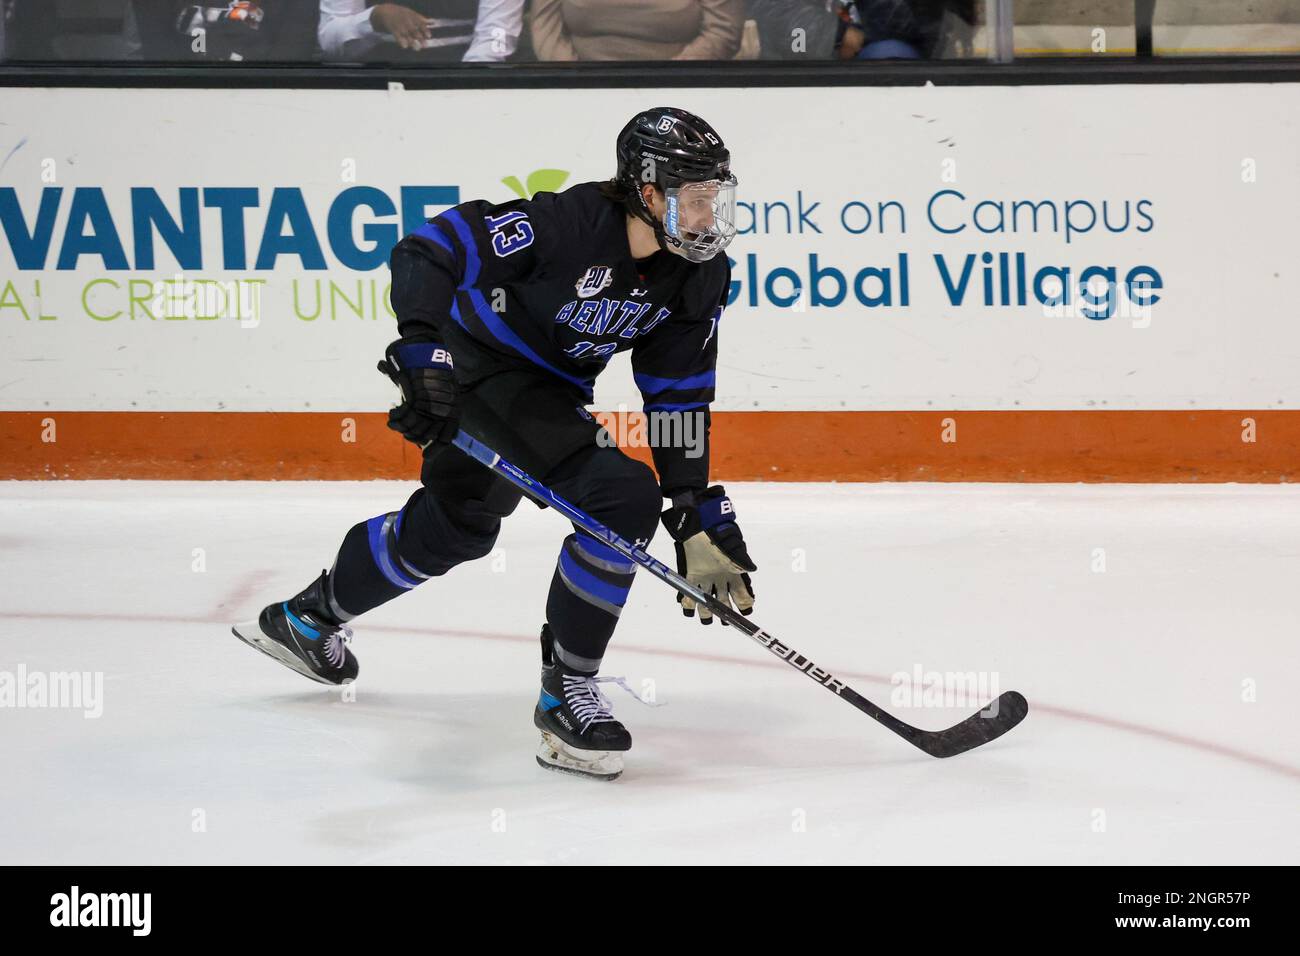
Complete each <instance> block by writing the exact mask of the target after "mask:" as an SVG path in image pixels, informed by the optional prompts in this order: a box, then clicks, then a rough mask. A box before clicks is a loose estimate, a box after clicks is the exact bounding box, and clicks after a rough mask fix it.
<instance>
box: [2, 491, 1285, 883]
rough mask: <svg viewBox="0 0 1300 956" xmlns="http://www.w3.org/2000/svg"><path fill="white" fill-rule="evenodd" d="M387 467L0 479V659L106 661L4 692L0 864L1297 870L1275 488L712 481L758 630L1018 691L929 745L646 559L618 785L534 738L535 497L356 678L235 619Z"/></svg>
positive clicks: (322, 544) (632, 608) (548, 553)
mask: <svg viewBox="0 0 1300 956" xmlns="http://www.w3.org/2000/svg"><path fill="white" fill-rule="evenodd" d="M413 488H414V486H413V485H411V484H406V483H386V482H383V483H381V482H373V483H320V484H304V483H282V484H255V483H148V482H66V483H23V482H8V483H0V612H2V613H0V672H9V673H10V674H17V673H18V668H19V666H20V665H21V666H22V667H24V668H25V669H26V672H27V673H28V674H31V673H32V672H39V673H44V674H48V673H51V672H67V671H84V672H102V673H103V675H104V684H103V690H104V700H103V714H102V716H101V717H99V718H98V719H93V718H92V719H87V718H86V717H84V716H83V715H82V713H81V712H80V711H77V710H72V709H36V708H13V707H8V708H3V709H0V768H3V770H2V771H0V863H151V862H166V863H238V862H272V863H281V862H283V863H288V862H304V863H399V862H443V863H471V862H484V863H552V864H553V863H611V862H617V863H665V862H673V861H686V862H711V863H719V862H740V863H758V862H766V861H786V862H800V863H830V862H854V863H917V864H928V863H970V864H981V863H1011V862H1031V861H1045V862H1057V863H1072V862H1079V863H1139V862H1159V863H1261V862H1269V863H1289V864H1296V863H1300V815H1298V813H1297V811H1298V809H1300V686H1298V682H1300V666H1298V665H1300V652H1298V651H1297V646H1298V645H1300V603H1297V596H1296V595H1297V591H1300V488H1294V487H1286V486H1282V487H1277V486H1273V487H1255V486H1233V485H1226V486H1203V487H1195V486H1178V487H1173V486H1157V487H1150V486H1147V487H1140V486H1113V485H1112V486H1050V485H1034V486H1006V485H1002V486H999V485H977V486H969V485H967V486H961V485H926V484H907V485H734V486H732V487H731V488H730V489H729V490H730V492H731V494H732V497H733V498H734V499H735V500H736V502H737V507H738V509H739V512H740V516H741V522H742V525H743V527H744V529H745V532H746V535H747V537H748V539H749V541H750V544H751V551H752V553H753V554H754V557H755V559H756V560H757V561H758V563H759V565H760V567H761V571H760V573H759V574H758V575H756V576H755V585H756V588H757V593H758V605H757V608H756V619H757V620H759V621H760V622H762V624H763V625H764V626H765V627H766V628H767V629H768V630H770V631H772V632H773V633H775V634H776V635H777V636H778V637H781V638H783V639H784V640H786V641H788V642H789V643H791V644H792V645H794V646H795V647H796V648H798V649H799V650H801V651H803V652H804V653H806V654H807V655H808V656H810V657H812V658H813V659H814V660H816V661H817V662H818V663H820V664H822V665H823V666H825V667H827V668H828V669H830V670H831V671H833V672H834V673H835V674H837V675H838V676H840V677H841V678H842V679H844V680H846V681H847V682H848V683H850V684H851V685H852V686H854V687H856V688H857V689H858V690H859V691H860V692H862V693H863V694H865V695H866V696H868V697H870V698H872V699H875V700H877V701H879V702H880V703H882V704H884V705H886V706H890V707H891V709H893V710H894V711H895V712H896V713H898V714H899V715H900V716H901V717H903V718H904V719H907V720H910V721H912V722H914V723H917V724H919V725H921V726H924V727H927V728H936V727H940V726H945V725H947V724H949V723H953V722H955V721H956V720H958V719H960V718H961V717H963V716H965V715H966V714H967V713H969V712H972V711H973V710H975V709H977V708H978V707H979V706H980V705H981V704H982V702H981V701H976V702H974V703H972V704H970V705H968V706H962V707H957V708H954V709H951V710H949V709H935V708H903V707H898V706H892V705H890V703H889V701H890V694H891V691H892V690H893V688H891V686H890V684H889V683H888V679H889V676H890V675H891V674H894V673H895V672H899V671H903V672H911V671H912V670H913V669H914V668H915V667H917V666H920V667H921V668H922V669H924V670H926V671H947V672H965V671H976V672H981V671H983V672H990V674H991V675H992V676H995V677H996V679H997V681H998V685H997V689H998V690H1008V689H1017V690H1020V691H1021V692H1023V693H1024V694H1025V695H1026V697H1028V699H1029V701H1030V707H1031V712H1030V715H1029V717H1028V719H1027V720H1026V721H1025V723H1024V724H1022V725H1021V726H1020V727H1019V728H1017V729H1016V730H1014V731H1012V733H1011V734H1009V735H1008V736H1006V737H1004V738H1003V739H1002V740H1000V741H997V742H995V743H993V744H991V745H989V746H987V747H985V748H982V749H980V750H977V751H975V752H973V753H969V754H966V755H963V756H961V757H957V758H954V759H952V760H935V759H932V758H930V757H927V756H925V755H924V754H922V753H921V752H919V751H917V750H914V749H913V748H911V747H910V746H909V745H908V744H906V743H904V742H902V741H900V740H898V739H897V738H895V737H894V736H893V735H891V734H889V733H888V732H886V731H884V730H883V729H882V728H880V727H879V726H877V725H876V724H875V723H874V722H873V721H871V720H870V719H868V718H867V717H865V716H863V715H861V714H859V713H858V712H857V711H856V710H854V709H853V708H851V707H849V706H848V705H846V704H845V703H843V702H841V701H838V700H836V699H834V698H833V697H832V696H831V695H830V694H828V693H827V692H826V691H824V690H822V689H819V688H818V687H817V686H815V685H814V684H813V683H812V682H810V681H808V680H807V679H805V678H803V677H801V676H799V675H798V674H796V673H794V672H793V671H792V670H790V669H789V668H788V667H787V666H785V665H783V664H781V663H779V662H777V661H775V660H774V659H773V658H771V657H770V655H768V654H767V653H766V652H764V651H763V650H761V649H760V648H759V647H757V646H756V645H754V644H752V643H751V642H749V641H748V640H747V639H745V638H744V637H742V636H741V635H739V634H737V633H736V632H734V631H732V630H730V629H722V628H720V627H718V626H717V625H716V624H715V625H714V626H713V627H711V628H709V629H707V630H706V629H704V628H701V627H700V626H699V625H698V624H696V623H694V622H689V621H686V620H685V619H683V618H682V617H681V616H680V614H679V612H678V610H677V607H676V604H675V602H674V601H673V596H672V593H671V592H670V591H669V589H668V588H667V587H666V586H665V585H663V584H661V583H660V582H658V581H655V580H654V579H653V578H651V577H649V576H648V575H643V576H642V577H641V579H640V580H638V582H637V584H636V586H635V587H634V588H633V591H632V597H631V600H630V602H629V605H628V607H627V609H626V610H625V612H624V614H623V618H622V623H621V625H620V627H619V630H618V633H617V634H616V635H615V638H614V643H613V645H612V647H611V651H610V653H609V656H608V657H607V658H606V668H605V672H606V673H611V674H622V675H626V676H627V677H628V678H629V680H630V681H631V682H632V683H633V685H634V686H636V687H641V686H643V685H642V683H641V682H642V681H644V680H647V679H648V680H652V681H653V682H654V688H655V690H656V693H657V697H658V700H659V701H660V702H661V703H663V704H664V705H665V706H661V707H658V708H650V707H644V706H642V705H641V704H639V703H637V702H636V701H635V700H633V699H632V698H631V697H629V696H627V695H625V694H622V692H619V691H615V693H616V694H617V696H616V697H614V701H615V704H616V707H617V712H618V714H619V716H620V717H621V718H623V719H624V720H625V721H626V722H627V724H628V725H629V727H630V729H631V730H632V732H633V735H634V738H635V744H634V749H633V750H632V752H631V753H630V754H629V756H628V761H627V763H628V770H627V772H626V773H625V774H624V776H623V778H622V779H621V780H619V781H617V782H615V783H612V784H606V783H596V782H588V781H583V780H578V779H574V778H569V777H565V776H561V775H558V774H554V773H548V772H546V771H544V770H542V769H540V768H538V767H537V766H536V764H535V763H534V760H533V751H534V748H535V741H536V732H535V730H534V729H533V726H532V723H531V721H530V709H531V707H532V705H533V702H534V700H535V697H536V692H537V650H536V632H537V630H538V626H539V624H540V622H541V619H542V609H543V605H544V602H545V594H546V589H547V586H548V584H549V582H550V578H551V572H552V567H553V564H554V560H555V554H556V548H557V546H558V543H559V541H560V539H561V538H562V537H563V535H564V534H565V533H567V528H566V526H565V525H564V523H563V522H562V521H561V520H560V519H559V518H558V517H557V516H556V515H555V514H553V513H550V512H541V511H538V510H537V509H535V508H533V507H532V506H530V505H528V504H526V503H525V504H523V505H521V506H520V508H519V511H518V512H517V513H516V514H515V516H514V517H513V518H512V519H511V520H509V521H508V522H507V523H506V526H505V529H504V531H503V533H502V535H501V539H500V542H499V546H500V549H501V550H500V552H499V556H498V560H497V567H496V568H494V567H493V565H492V563H491V562H490V561H483V562H479V563H477V564H476V565H469V566H464V567H461V568H458V569H456V570H454V571H453V572H451V574H449V575H448V576H447V577H445V578H443V579H441V580H435V581H432V582H430V583H428V584H426V585H424V586H423V587H422V588H421V589H420V590H418V591H416V592H415V593H412V594H409V595H406V596H404V597H403V598H401V599H399V600H397V601H395V602H393V603H391V604H389V605H388V606H386V607H383V608H380V609H378V610H376V611H374V612H372V613H371V614H369V615H366V616H365V617H363V618H362V619H361V620H359V621H358V622H357V624H356V628H357V637H356V640H355V642H354V644H353V647H354V649H355V650H356V652H357V654H358V656H359V658H360V660H361V679H360V681H359V682H358V684H357V685H356V700H355V701H354V702H345V701H343V700H342V699H341V696H340V693H339V691H337V690H332V689H329V688H325V687H322V686H320V685H316V684H312V683H310V682H308V681H307V680H305V679H304V678H302V677H300V676H298V675H296V674H294V673H292V672H291V671H289V670H288V669H286V668H284V667H282V666H280V665H278V664H276V663H274V662H273V661H271V660H270V659H268V658H265V657H263V656H261V655H258V654H257V653H255V652H254V651H253V650H251V649H250V648H248V647H246V646H244V645H243V644H241V643H239V642H238V641H237V640H235V639H234V638H233V637H231V636H230V634H229V631H228V624H229V622H230V621H231V620H233V619H241V618H247V617H251V616H253V615H254V614H255V613H256V611H257V610H258V608H259V607H260V606H261V605H262V604H264V603H267V602H269V601H271V600H273V599H281V598H284V597H287V596H289V595H290V594H292V593H293V592H294V591H296V590H297V589H298V588H299V587H301V586H303V585H305V584H306V583H307V582H308V581H309V580H311V578H312V577H313V576H314V575H315V574H316V573H317V572H318V571H319V569H320V568H321V567H322V566H326V565H328V564H329V563H330V562H331V560H332V558H333V554H334V552H335V549H336V547H337V544H338V541H339V539H340V538H341V536H342V534H343V532H344V531H346V529H347V528H348V527H349V526H350V525H351V524H353V523H354V522H355V521H357V520H360V519H363V518H366V517H369V516H371V515H375V514H379V513H381V512H384V511H389V510H392V509H394V508H396V507H398V506H400V505H401V504H402V502H403V501H404V500H405V498H406V496H407V495H408V494H409V492H410V491H411V490H412V489H413ZM194 549H202V555H201V558H202V561H203V562H204V565H205V569H204V570H202V571H196V570H195V562H196V561H197V560H199V559H198V558H196V556H195V550H194ZM796 549H798V550H796ZM1096 549H1104V561H1105V570H1104V572H1098V571H1096V570H1094V564H1095V562H1096V561H1097V552H1096ZM652 550H654V551H656V552H657V553H659V554H660V555H661V556H663V555H666V554H669V553H670V548H667V547H665V544H664V541H663V540H656V543H655V545H654V546H653V548H652ZM501 559H503V560H504V566H503V567H502V566H501ZM796 568H804V570H796ZM0 676H2V674H0ZM1244 681H1253V682H1254V688H1255V691H1254V693H1255V698H1256V699H1255V700H1254V701H1253V702H1248V701H1245V700H1243V682H1244ZM200 814H201V815H200ZM196 820H198V821H201V823H202V826H199V825H198V824H197V823H196V822H195V821H196Z"/></svg>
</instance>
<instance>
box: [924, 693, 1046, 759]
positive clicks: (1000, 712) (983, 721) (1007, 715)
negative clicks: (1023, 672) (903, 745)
mask: <svg viewBox="0 0 1300 956" xmlns="http://www.w3.org/2000/svg"><path fill="white" fill-rule="evenodd" d="M1028 713H1029V701H1027V700H1025V698H1024V696H1023V695H1021V694H1018V693H1016V691H1014V690H1009V691H1007V692H1006V693H1005V694H1002V695H1001V696H1000V697H998V699H997V700H995V701H993V703H991V704H989V706H988V707H985V708H984V709H983V710H981V711H977V712H976V713H974V714H971V715H970V716H969V717H967V718H966V719H965V720H963V721H962V722H961V723H960V724H954V725H953V726H951V727H949V728H948V729H947V730H917V731H916V733H915V734H914V735H912V734H909V735H907V739H908V740H909V741H910V742H911V743H913V744H915V745H916V746H917V747H920V748H921V749H922V750H924V751H925V752H926V753H928V754H929V755H930V756H931V757H955V756H957V754H964V753H965V752H966V751H968V750H974V749H975V748H976V747H979V746H982V745H984V744H986V743H988V742H989V741H990V740H997V739H998V738H999V737H1001V736H1002V735H1003V734H1005V733H1006V732H1007V731H1008V730H1010V729H1011V728H1012V727H1014V726H1016V724H1018V723H1020V722H1021V721H1022V720H1024V719H1025V716H1026V715H1027V714H1028Z"/></svg>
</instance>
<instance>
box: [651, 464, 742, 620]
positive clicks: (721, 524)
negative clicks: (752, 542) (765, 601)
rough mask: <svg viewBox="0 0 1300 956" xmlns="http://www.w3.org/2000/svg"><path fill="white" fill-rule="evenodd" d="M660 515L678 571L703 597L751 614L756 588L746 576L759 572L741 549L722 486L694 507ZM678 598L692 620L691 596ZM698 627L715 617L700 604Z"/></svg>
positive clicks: (701, 496) (701, 497)
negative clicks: (714, 599)
mask: <svg viewBox="0 0 1300 956" xmlns="http://www.w3.org/2000/svg"><path fill="white" fill-rule="evenodd" d="M660 517H661V519H662V521H663V523H664V527H665V528H667V529H668V533H669V534H670V535H672V536H673V541H675V542H676V545H677V573H678V574H680V575H682V576H683V577H684V578H686V580H687V581H690V582H691V584H694V585H695V586H696V587H697V588H699V589H700V590H701V591H703V592H704V593H705V594H710V595H713V596H714V597H716V598H718V599H719V600H720V601H722V602H723V603H724V604H726V603H730V604H732V605H733V606H734V607H735V608H736V610H738V611H739V612H740V613H741V614H752V613H753V611H754V588H753V586H752V585H751V584H750V582H749V574H748V573H747V572H750V571H757V570H758V566H757V565H755V564H754V562H753V561H752V560H750V557H749V552H748V551H747V550H746V549H745V539H744V538H743V537H742V536H741V534H740V526H739V525H737V524H736V512H735V509H734V508H732V506H731V499H730V498H728V497H727V493H726V492H725V491H724V490H723V488H722V485H713V486H712V487H710V488H708V489H706V490H705V491H703V492H701V493H700V494H699V495H698V496H697V497H696V500H695V502H694V503H693V504H685V505H679V506H677V507H673V508H669V509H668V510H667V511H665V512H664V513H663V514H662V515H661V516H660ZM677 600H678V602H680V604H681V606H682V613H683V614H685V615H686V616H687V617H694V616H695V604H696V602H695V601H694V600H693V599H692V598H688V597H686V596H685V595H684V594H678V595H677ZM700 623H701V624H712V623H713V614H712V612H710V611H709V609H708V607H706V606H704V605H701V606H700ZM722 623H723V624H724V625H725V624H726V623H727V622H726V621H723V622H722Z"/></svg>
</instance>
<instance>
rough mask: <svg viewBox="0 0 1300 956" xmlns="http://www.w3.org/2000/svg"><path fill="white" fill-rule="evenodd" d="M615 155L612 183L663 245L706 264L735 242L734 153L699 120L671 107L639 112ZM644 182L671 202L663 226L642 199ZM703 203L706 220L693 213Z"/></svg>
mask: <svg viewBox="0 0 1300 956" xmlns="http://www.w3.org/2000/svg"><path fill="white" fill-rule="evenodd" d="M617 151H618V171H617V173H616V174H615V177H614V178H615V181H616V182H617V183H619V184H620V185H621V186H623V187H624V189H625V190H626V191H627V195H626V202H627V208H628V211H629V212H630V213H632V215H634V216H636V217H637V218H638V219H640V220H642V221H643V222H645V223H646V224H648V225H649V226H650V227H651V228H653V229H654V231H655V235H656V236H657V237H658V239H659V244H660V246H662V247H663V248H665V249H667V250H669V251H670V252H676V253H677V254H678V255H681V256H684V257H685V258H687V259H689V260H691V261H692V262H704V261H705V260H707V259H711V258H713V257H714V256H715V255H717V254H718V253H719V252H721V251H722V250H723V249H725V248H726V247H727V246H728V245H729V244H730V242H731V240H732V239H733V238H735V235H736V227H735V221H736V216H735V208H736V206H735V196H736V192H735V189H736V179H735V177H734V176H732V174H731V152H730V151H729V150H728V149H727V147H726V145H725V144H724V143H723V142H722V137H721V136H719V135H718V134H717V132H716V131H714V129H713V127H712V126H710V125H709V124H708V123H706V122H704V120H702V119H700V117H698V116H696V115H695V114H694V113H688V112H687V111H686V110H681V109H677V108H676V107H672V106H662V107H656V108H655V109H649V110H646V111H644V112H642V113H638V114H637V115H636V116H634V117H632V119H631V120H630V121H629V122H628V124H627V125H626V126H624V127H623V130H622V132H620V133H619V134H618V146H617ZM646 183H653V184H654V185H655V186H656V187H658V188H659V189H660V190H662V191H663V193H664V196H665V198H666V200H667V204H668V213H667V215H666V216H665V218H664V221H662V222H661V221H660V220H659V219H658V218H657V217H656V216H655V214H654V211H653V210H652V209H651V208H650V206H649V205H648V204H647V203H646V201H645V197H644V196H642V195H641V187H642V186H644V185H645V184H646ZM702 204H708V205H709V206H710V207H711V212H709V213H707V214H706V215H705V216H704V217H703V219H701V218H699V217H698V215H697V214H693V213H692V211H691V208H692V207H694V208H695V209H697V210H698V209H699V208H700V207H701V206H702ZM693 215H694V216H695V218H693Z"/></svg>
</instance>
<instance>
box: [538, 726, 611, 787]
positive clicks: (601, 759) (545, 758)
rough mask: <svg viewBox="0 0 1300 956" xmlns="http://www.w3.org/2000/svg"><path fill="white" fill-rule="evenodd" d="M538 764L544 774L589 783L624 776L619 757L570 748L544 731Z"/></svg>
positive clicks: (607, 752)
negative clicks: (570, 775) (555, 774)
mask: <svg viewBox="0 0 1300 956" xmlns="http://www.w3.org/2000/svg"><path fill="white" fill-rule="evenodd" d="M537 764H538V766H540V767H545V768H546V769H547V770H554V771H556V772H557V773H567V774H572V775H573V776H575V777H586V778H588V779H589V780H617V779H618V778H619V776H620V775H622V773H623V755H622V754H621V753H619V752H617V751H613V750H581V749H579V748H577V747H570V746H569V745H568V744H566V743H565V742H564V741H563V740H561V739H560V738H559V737H557V736H555V735H554V734H552V733H549V732H547V731H545V730H544V731H542V742H541V744H540V745H539V746H538V748H537Z"/></svg>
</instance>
